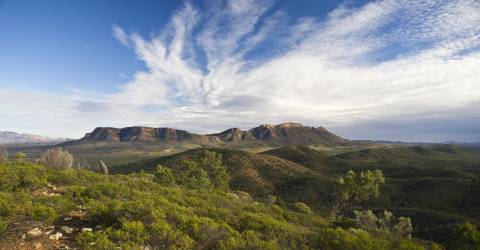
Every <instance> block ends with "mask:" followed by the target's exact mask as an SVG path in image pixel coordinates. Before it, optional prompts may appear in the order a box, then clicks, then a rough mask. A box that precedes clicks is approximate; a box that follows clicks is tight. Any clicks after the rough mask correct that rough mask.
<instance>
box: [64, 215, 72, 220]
mask: <svg viewBox="0 0 480 250" xmlns="http://www.w3.org/2000/svg"><path fill="white" fill-rule="evenodd" d="M72 219H73V218H72V217H70V216H68V217H65V218H64V219H63V220H66V221H70V220H72Z"/></svg>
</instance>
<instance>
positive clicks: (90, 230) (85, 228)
mask: <svg viewBox="0 0 480 250" xmlns="http://www.w3.org/2000/svg"><path fill="white" fill-rule="evenodd" d="M92 231H93V229H91V228H89V227H84V228H82V233H85V232H92Z"/></svg>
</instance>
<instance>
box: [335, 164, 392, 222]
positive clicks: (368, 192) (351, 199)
mask: <svg viewBox="0 0 480 250" xmlns="http://www.w3.org/2000/svg"><path fill="white" fill-rule="evenodd" d="M384 183H385V178H384V177H383V173H382V171H380V170H375V171H373V172H372V171H370V170H367V171H364V172H360V174H357V173H355V171H353V170H350V171H348V172H347V174H346V175H345V176H342V177H339V178H338V180H337V193H338V195H337V201H336V203H335V207H334V213H335V216H336V217H337V218H339V219H341V218H342V217H343V216H344V215H345V213H347V212H350V211H352V210H353V209H355V208H356V207H357V206H358V205H359V204H360V202H362V201H366V200H369V199H370V198H371V197H378V196H379V195H380V190H379V189H380V185H382V184H384Z"/></svg>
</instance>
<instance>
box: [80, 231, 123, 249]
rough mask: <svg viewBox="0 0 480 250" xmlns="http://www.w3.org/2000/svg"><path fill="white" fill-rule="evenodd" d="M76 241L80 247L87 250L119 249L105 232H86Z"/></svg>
mask: <svg viewBox="0 0 480 250" xmlns="http://www.w3.org/2000/svg"><path fill="white" fill-rule="evenodd" d="M76 241H77V244H78V245H79V246H80V248H81V249H85V250H111V249H117V246H116V245H115V243H113V242H112V241H111V240H109V239H108V237H107V235H106V234H105V233H104V232H84V233H81V234H79V235H78V236H77V238H76Z"/></svg>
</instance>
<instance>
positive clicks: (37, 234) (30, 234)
mask: <svg viewBox="0 0 480 250" xmlns="http://www.w3.org/2000/svg"><path fill="white" fill-rule="evenodd" d="M42 235H43V232H42V230H40V228H38V227H36V228H34V229H32V230H30V231H28V232H27V237H29V238H38V237H40V236H42Z"/></svg>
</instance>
